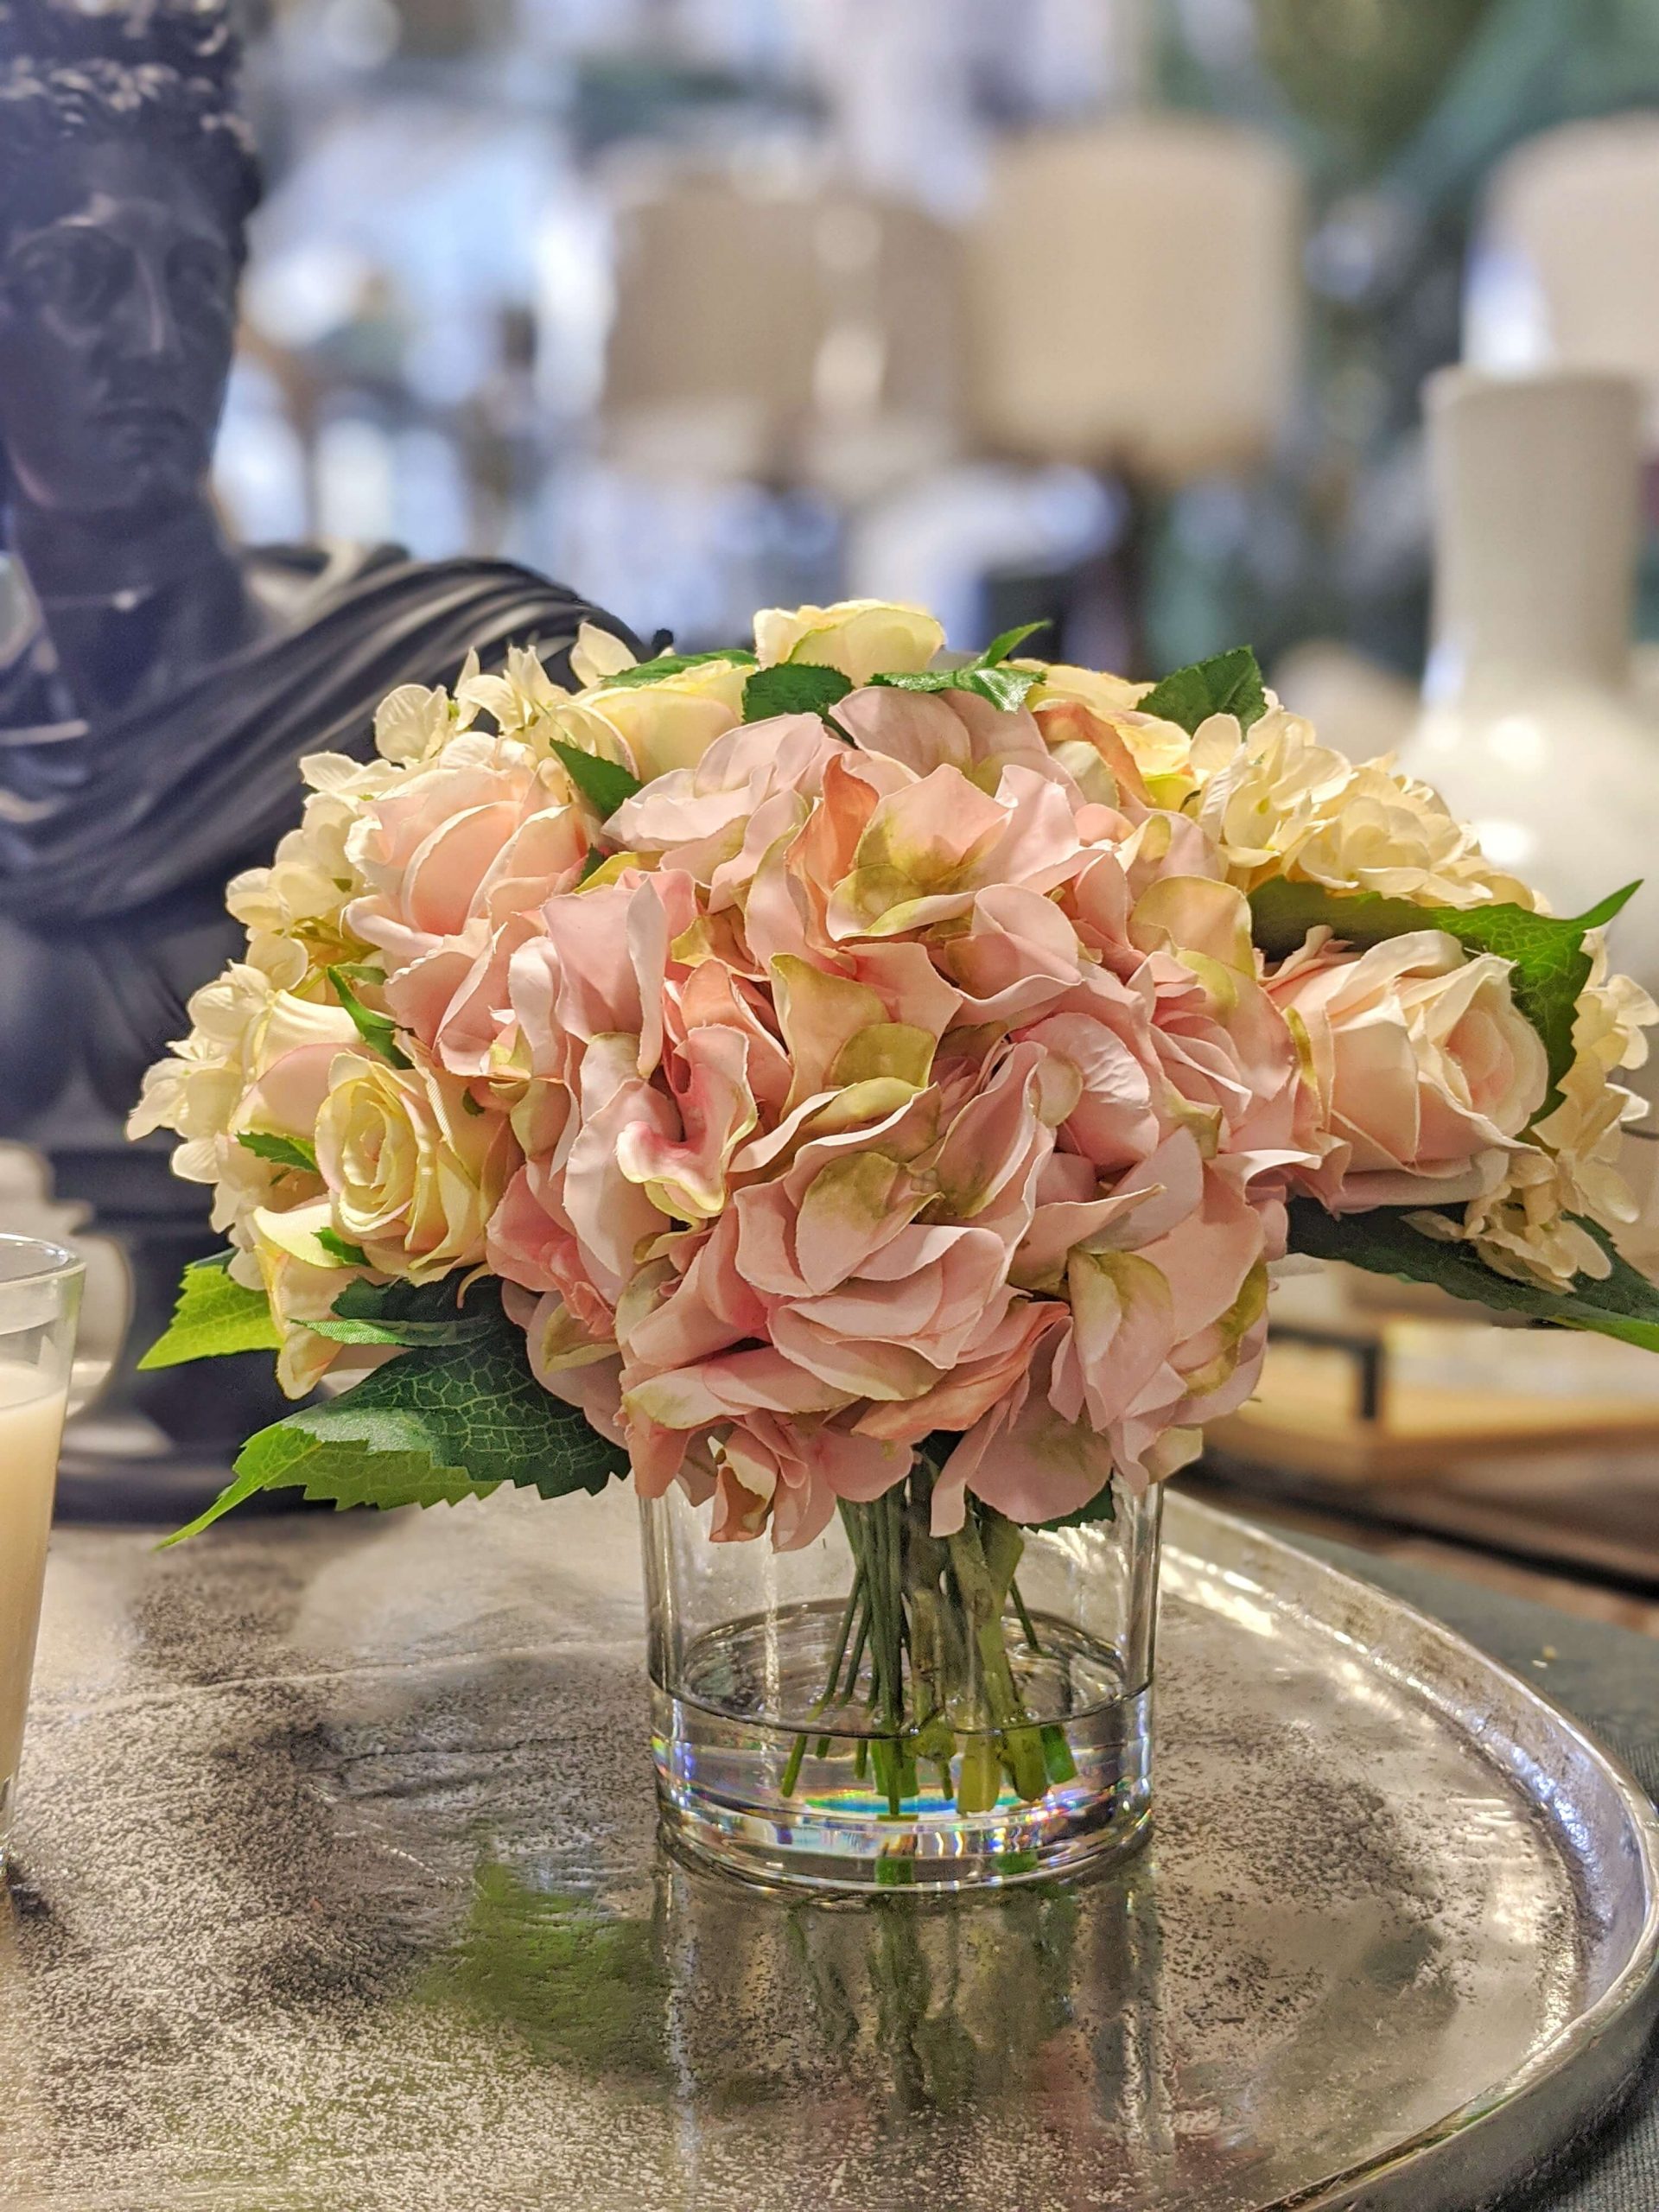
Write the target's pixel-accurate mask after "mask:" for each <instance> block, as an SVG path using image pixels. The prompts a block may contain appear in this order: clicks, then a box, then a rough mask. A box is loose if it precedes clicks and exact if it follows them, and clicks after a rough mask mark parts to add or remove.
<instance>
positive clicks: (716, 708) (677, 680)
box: [547, 660, 753, 784]
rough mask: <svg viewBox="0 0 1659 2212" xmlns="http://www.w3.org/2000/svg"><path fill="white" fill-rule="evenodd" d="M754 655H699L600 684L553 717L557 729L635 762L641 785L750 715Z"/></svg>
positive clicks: (578, 743) (682, 764) (688, 760)
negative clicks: (664, 671) (662, 671)
mask: <svg viewBox="0 0 1659 2212" xmlns="http://www.w3.org/2000/svg"><path fill="white" fill-rule="evenodd" d="M752 672H753V671H751V670H750V668H749V666H748V664H747V662H744V661H736V660H705V661H698V662H697V663H696V664H695V666H693V667H690V668H683V669H678V670H677V671H675V673H674V674H673V675H671V676H659V677H657V678H656V679H655V680H654V681H653V682H652V683H601V684H600V685H599V686H598V688H597V689H596V690H591V691H583V692H582V693H581V694H579V696H577V697H575V699H573V700H572V701H571V702H570V703H569V706H567V707H564V708H563V709H560V710H559V711H558V712H557V713H556V715H553V716H551V717H550V721H549V723H548V725H547V727H548V728H549V730H550V733H551V734H552V735H553V736H555V737H556V738H558V739H559V740H560V741H561V742H562V743H563V744H566V745H574V746H575V747H577V748H578V750H579V751H581V752H583V753H598V754H600V755H601V758H603V759H605V760H620V761H621V762H622V763H623V764H624V766H627V767H631V768H632V771H633V772H634V774H635V775H636V776H638V777H639V780H640V782H641V783H642V784H648V783H650V782H651V781H652V779H653V778H655V777H658V776H665V775H667V774H668V773H669V772H670V771H671V770H672V769H675V768H695V767H696V765H697V763H698V761H699V760H702V756H703V754H704V753H706V752H707V751H708V750H709V747H710V746H711V745H712V744H713V743H714V741H715V739H716V738H717V737H724V736H725V734H726V733H727V731H728V730H730V729H735V728H737V725H738V724H739V723H740V722H741V721H742V719H743V687H744V685H745V684H746V683H747V682H748V680H749V677H750V675H751V674H752Z"/></svg>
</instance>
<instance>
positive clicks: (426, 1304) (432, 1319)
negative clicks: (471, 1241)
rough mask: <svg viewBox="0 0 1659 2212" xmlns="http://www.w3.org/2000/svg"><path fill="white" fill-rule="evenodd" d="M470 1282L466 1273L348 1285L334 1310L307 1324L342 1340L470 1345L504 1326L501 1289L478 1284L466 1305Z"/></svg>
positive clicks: (316, 1330) (340, 1341)
mask: <svg viewBox="0 0 1659 2212" xmlns="http://www.w3.org/2000/svg"><path fill="white" fill-rule="evenodd" d="M468 1280H469V1278H468V1275H467V1273H466V1272H464V1271H463V1272H461V1273H458V1274H453V1275H446V1276H445V1277H444V1278H443V1280H442V1281H441V1282H425V1283H416V1282H385V1283H374V1282H365V1281H357V1282H353V1283H348V1284H347V1285H346V1287H345V1289H344V1290H342V1291H341V1293H340V1296H339V1297H338V1298H337V1299H336V1300H334V1311H333V1312H332V1313H329V1314H327V1315H325V1316H324V1318H323V1319H321V1321H313V1322H311V1323H310V1324H309V1326H310V1327H311V1329H312V1330H313V1331H314V1332H315V1334H316V1335H318V1336H320V1337H328V1338H332V1339H333V1341H334V1343H335V1344H466V1343H467V1342H468V1341H469V1340H471V1339H472V1338H478V1337H485V1336H488V1335H489V1334H490V1332H492V1331H493V1330H494V1329H498V1328H499V1326H500V1325H501V1300H500V1294H499V1290H498V1289H497V1287H496V1286H495V1285H494V1284H493V1282H489V1281H484V1282H475V1283H474V1284H473V1287H472V1289H471V1293H470V1295H469V1296H468V1297H467V1300H466V1301H465V1302H464V1303H463V1301H462V1298H461V1290H462V1287H463V1286H464V1285H466V1284H467V1281H468Z"/></svg>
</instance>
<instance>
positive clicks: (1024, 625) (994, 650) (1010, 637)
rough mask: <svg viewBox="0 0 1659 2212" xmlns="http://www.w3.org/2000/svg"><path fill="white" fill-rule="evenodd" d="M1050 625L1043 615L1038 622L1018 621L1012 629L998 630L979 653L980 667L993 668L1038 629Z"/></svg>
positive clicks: (1031, 636) (1043, 628)
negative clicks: (1042, 618)
mask: <svg viewBox="0 0 1659 2212" xmlns="http://www.w3.org/2000/svg"><path fill="white" fill-rule="evenodd" d="M1050 627H1051V624H1050V623H1049V621H1048V620H1047V619H1046V617H1045V619H1044V620H1042V621H1040V622H1020V623H1018V624H1016V625H1015V626H1014V628H1013V629H1012V630H1001V631H999V632H998V633H997V635H996V636H995V637H994V638H993V639H991V642H990V644H989V645H987V646H986V648H985V650H984V652H982V653H981V655H980V657H979V665H980V666H981V667H982V668H995V666H996V665H997V664H998V662H999V661H1005V660H1007V658H1008V656H1009V654H1010V653H1012V652H1014V651H1015V650H1016V648H1017V647H1019V646H1020V645H1024V644H1025V642H1026V639H1027V638H1034V637H1035V636H1036V634H1037V632H1038V631H1039V630H1046V629H1048V628H1050Z"/></svg>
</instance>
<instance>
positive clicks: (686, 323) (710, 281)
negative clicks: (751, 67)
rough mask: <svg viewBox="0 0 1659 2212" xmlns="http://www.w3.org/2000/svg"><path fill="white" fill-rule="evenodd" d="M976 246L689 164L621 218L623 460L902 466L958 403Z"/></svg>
mask: <svg viewBox="0 0 1659 2212" xmlns="http://www.w3.org/2000/svg"><path fill="white" fill-rule="evenodd" d="M960 286H961V275H960V255H959V249H958V246H957V240H956V239H955V238H954V237H953V236H952V234H951V233H950V232H948V231H947V230H945V229H944V227H943V226H941V225H939V224H938V223H936V222H934V221H933V220H932V219H931V218H930V217H928V216H927V215H925V214H924V213H922V212H921V211H920V210H918V209H916V208H912V207H904V206H902V205H899V203H897V202H893V201H888V200H882V199H880V198H878V197H875V196H874V195H869V194H860V193H855V192H853V191H850V190H845V189H834V190H813V189H805V188H801V189H790V190H770V191H769V190H766V189H764V188H760V186H758V185H754V184H750V183H747V182H746V181H744V180H742V179H741V178H734V177H730V176H727V175H715V174H709V173H702V174H696V173H690V174H687V173H679V174H676V175H671V176H668V177H666V178H664V179H662V180H660V181H659V182H658V185H657V187H656V188H655V189H653V190H652V191H649V192H647V193H645V194H642V195H640V196H637V197H636V198H635V199H634V200H632V203H631V204H630V205H628V206H626V207H625V208H624V209H623V210H622V211H621V212H620V215H619V218H618V254H617V267H616V287H617V289H616V306H615V313H614V316H613V322H612V327H611V333H610V340H609V345H608V348H607V359H606V377H605V391H604V398H603V404H602V410H601V411H602V416H603V420H604V425H605V434H606V442H607V448H608V450H609V451H610V452H611V453H612V454H613V456H614V457H616V458H618V459H620V460H623V461H636V462H641V463H643V464H645V465H646V466H648V467H653V468H662V469H668V470H671V471H675V472H678V473H684V472H685V471H688V470H690V471H697V472H700V473H706V474H715V475H726V476H729V475H763V476H764V475H774V476H786V477H795V478H806V479H809V480H816V479H818V478H821V477H829V478H833V477H835V476H836V474H839V473H847V472H850V474H852V475H854V476H857V475H858V474H859V473H860V454H861V450H862V451H866V452H867V453H868V456H869V457H870V458H871V460H872V461H873V462H874V459H875V457H876V456H880V469H879V473H880V474H882V475H884V476H886V475H889V474H891V473H892V472H893V468H894V467H895V466H902V461H903V457H904V456H905V454H908V453H909V452H911V451H912V449H914V450H915V452H916V453H917V454H918V456H919V457H921V458H924V459H926V460H933V459H937V458H939V457H942V455H943V454H944V452H945V451H947V450H948V449H949V448H950V447H951V446H952V445H954V443H955V440H956V434H957V421H958V417H959V413H960V409H959V404H958V397H957V391H958V378H959V365H960V360H961V353H962V344H961V337H960V321H961V316H960V305H959V302H960Z"/></svg>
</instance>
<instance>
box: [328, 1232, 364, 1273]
mask: <svg viewBox="0 0 1659 2212" xmlns="http://www.w3.org/2000/svg"><path fill="white" fill-rule="evenodd" d="M317 1242H318V1243H319V1244H321V1247H322V1249H323V1250H324V1251H325V1252H326V1253H327V1255H328V1256H329V1258H330V1259H331V1260H338V1261H339V1262H340V1266H341V1267H342V1268H366V1267H367V1266H368V1264H369V1255H368V1254H367V1253H366V1252H365V1250H364V1249H363V1247H362V1246H361V1245H360V1244H348V1243H346V1239H345V1238H344V1237H343V1236H341V1235H340V1231H339V1230H337V1229H320V1230H318V1231H317Z"/></svg>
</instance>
